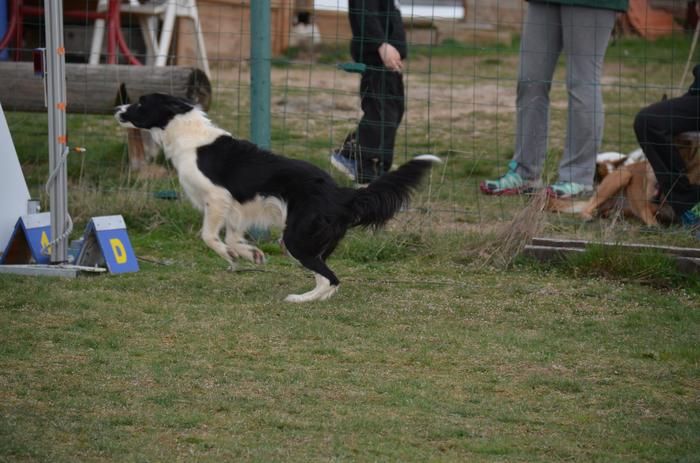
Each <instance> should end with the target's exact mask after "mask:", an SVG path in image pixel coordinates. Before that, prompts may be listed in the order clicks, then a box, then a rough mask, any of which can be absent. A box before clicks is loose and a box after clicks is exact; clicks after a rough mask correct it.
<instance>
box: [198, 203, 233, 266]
mask: <svg viewBox="0 0 700 463" xmlns="http://www.w3.org/2000/svg"><path fill="white" fill-rule="evenodd" d="M228 210H229V204H227V203H226V202H224V201H220V200H212V199H211V198H210V199H208V200H207V201H206V202H205V204H204V224H203V226H202V239H203V240H204V242H205V243H206V244H207V246H209V247H210V248H212V249H213V250H214V252H216V253H217V254H218V255H220V256H221V257H222V258H224V260H226V262H228V263H229V269H230V270H235V268H236V260H237V259H238V257H239V256H238V254H236V253H235V252H234V251H233V249H231V248H229V247H228V246H226V245H225V244H224V243H223V242H222V241H221V238H220V233H221V229H222V228H223V226H224V223H225V222H226V215H227V214H228Z"/></svg>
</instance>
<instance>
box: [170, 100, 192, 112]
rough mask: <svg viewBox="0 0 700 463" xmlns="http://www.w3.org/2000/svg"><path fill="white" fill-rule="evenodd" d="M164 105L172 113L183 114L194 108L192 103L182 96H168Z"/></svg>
mask: <svg viewBox="0 0 700 463" xmlns="http://www.w3.org/2000/svg"><path fill="white" fill-rule="evenodd" d="M165 107H166V108H167V109H168V110H169V111H172V113H173V114H184V113H186V112H189V111H191V110H192V108H194V104H192V103H190V102H189V101H187V100H185V99H183V98H169V99H168V101H167V102H166V104H165Z"/></svg>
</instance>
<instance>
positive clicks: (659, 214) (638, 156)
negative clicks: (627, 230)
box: [547, 146, 700, 226]
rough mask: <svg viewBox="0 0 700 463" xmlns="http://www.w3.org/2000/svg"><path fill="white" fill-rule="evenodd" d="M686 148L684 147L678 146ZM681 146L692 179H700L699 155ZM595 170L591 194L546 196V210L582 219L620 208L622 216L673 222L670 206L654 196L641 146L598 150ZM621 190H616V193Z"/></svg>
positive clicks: (647, 222) (651, 174)
mask: <svg viewBox="0 0 700 463" xmlns="http://www.w3.org/2000/svg"><path fill="white" fill-rule="evenodd" d="M681 148H685V147H681ZM687 148H688V149H687V150H684V149H681V155H682V156H683V158H684V160H686V164H687V172H688V177H689V180H690V182H691V183H698V182H700V156H698V155H696V149H695V148H694V147H692V146H689V147H687ZM596 165H597V174H598V177H599V178H601V180H600V183H599V184H598V186H597V187H596V190H595V192H594V193H593V196H592V197H591V198H590V199H589V200H587V201H575V200H571V199H568V200H567V199H556V198H549V199H548V203H547V210H549V211H552V212H565V213H571V214H578V215H579V216H580V217H581V218H582V219H584V220H591V219H593V217H594V216H595V215H598V216H603V217H604V216H606V215H607V214H609V213H611V212H614V211H621V212H622V213H623V214H624V215H625V216H628V217H637V218H638V219H640V220H641V221H642V222H644V224H645V225H648V226H656V225H658V224H659V222H662V223H671V222H673V221H674V220H675V219H674V216H673V210H672V209H671V208H670V207H669V206H668V205H664V204H663V198H657V196H658V189H657V184H656V176H655V175H654V170H653V169H652V168H651V165H650V164H649V162H648V161H647V160H646V158H645V157H644V153H643V152H642V150H641V149H637V150H635V151H633V152H632V153H630V154H628V155H624V154H621V153H601V154H599V155H598V157H597V159H596ZM620 192H621V193H622V194H619V193H620Z"/></svg>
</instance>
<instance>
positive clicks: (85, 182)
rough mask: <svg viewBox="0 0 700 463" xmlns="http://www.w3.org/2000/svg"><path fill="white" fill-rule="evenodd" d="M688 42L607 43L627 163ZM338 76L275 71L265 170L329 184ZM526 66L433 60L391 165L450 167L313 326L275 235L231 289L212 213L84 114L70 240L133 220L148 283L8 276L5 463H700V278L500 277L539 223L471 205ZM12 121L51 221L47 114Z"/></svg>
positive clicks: (422, 54)
mask: <svg viewBox="0 0 700 463" xmlns="http://www.w3.org/2000/svg"><path fill="white" fill-rule="evenodd" d="M687 45H688V44H687V38H683V37H678V38H676V39H674V40H663V41H658V42H655V43H653V44H650V43H647V42H643V41H639V40H633V39H625V40H621V41H617V42H616V43H615V44H614V45H612V46H611V48H610V49H609V54H608V59H607V62H606V75H607V76H609V79H608V80H606V81H605V82H606V83H605V89H604V90H605V98H606V105H607V117H606V139H605V142H604V148H605V149H608V150H613V149H614V150H619V151H623V152H625V151H628V150H630V149H631V148H633V147H634V134H633V133H632V132H631V121H632V118H633V117H634V114H635V113H636V111H637V110H638V109H639V107H641V105H643V104H645V103H648V102H651V101H654V100H655V99H657V98H658V96H659V95H660V94H661V93H662V92H663V91H664V90H668V89H669V88H671V89H672V87H673V86H674V85H677V82H678V79H679V77H680V72H679V69H681V70H682V66H683V64H684V59H685V57H686V56H687V53H688V47H687ZM433 52H434V53H433ZM334 56H335V55H334ZM333 59H342V56H340V57H337V56H335V58H333ZM333 59H325V60H324V59H319V61H318V64H317V65H314V66H309V65H308V64H307V65H304V64H299V63H296V62H281V63H278V65H277V66H276V67H275V70H274V75H273V77H274V87H273V108H274V114H273V116H274V117H273V148H274V149H275V150H276V151H279V152H284V153H285V154H287V155H290V156H294V157H299V158H303V159H307V160H310V161H311V162H314V163H316V164H317V165H319V166H321V167H323V168H329V163H328V158H327V154H328V151H329V149H330V148H332V147H333V146H334V145H335V144H337V143H338V140H339V139H342V137H343V136H344V135H345V133H346V130H347V129H348V128H350V127H351V126H352V123H353V121H354V118H356V110H357V108H356V106H355V104H356V88H355V87H354V85H355V83H354V80H352V79H353V77H352V76H350V77H348V76H342V75H340V76H338V75H336V74H335V71H334V65H333V63H332V61H333ZM324 63H325V64H324ZM329 63H330V64H329ZM515 63H517V46H512V47H497V48H492V49H488V48H480V49H474V48H473V47H465V46H460V45H459V44H455V43H447V44H445V45H444V46H443V47H441V48H439V49H436V50H433V51H432V52H430V51H426V50H416V54H415V58H414V60H413V61H412V62H411V63H410V66H411V67H410V68H409V72H408V73H407V79H408V81H409V83H408V85H407V88H408V91H409V108H408V111H407V116H406V119H405V123H404V125H403V126H402V127H403V129H402V130H403V131H402V133H401V143H400V148H399V150H398V153H397V158H398V159H397V160H398V161H401V160H402V159H405V158H406V157H408V156H410V155H411V154H413V153H416V152H424V151H428V150H429V151H431V152H435V153H438V154H440V155H441V156H442V157H443V158H444V159H445V160H446V162H445V164H444V165H443V166H440V167H439V168H437V169H434V171H433V173H432V175H431V179H430V181H429V182H428V183H427V184H426V186H425V187H424V188H423V189H422V190H421V192H420V193H419V194H418V196H417V197H416V200H415V202H414V204H413V207H412V209H411V210H410V211H408V212H404V213H401V214H400V215H399V217H397V219H396V220H395V221H393V222H392V223H391V224H390V226H389V227H388V229H387V230H384V231H379V232H370V231H362V230H354V231H352V232H351V233H350V234H349V235H348V237H347V238H346V239H345V241H343V243H342V244H341V246H340V247H339V249H338V250H337V251H336V253H335V254H334V256H333V257H332V258H331V260H330V265H331V267H332V268H333V269H334V270H335V271H336V273H337V274H338V276H339V278H340V279H341V288H340V290H339V292H338V293H337V294H336V296H334V297H333V298H332V299H331V300H329V301H325V302H316V303H311V304H305V305H293V304H288V303H284V302H283V299H284V297H285V296H286V295H287V294H289V293H299V292H303V291H306V290H308V289H310V288H311V287H312V286H313V284H314V283H313V277H312V276H311V274H309V273H308V272H307V271H305V270H304V269H302V268H301V267H299V266H298V265H297V264H296V263H295V262H294V261H292V260H291V259H289V258H287V257H285V256H284V255H282V253H281V251H280V250H279V247H278V246H277V244H276V242H275V240H274V238H276V237H277V235H278V231H277V230H273V239H272V240H271V241H269V242H265V243H263V244H262V245H261V246H262V248H263V250H264V251H265V252H266V253H267V255H268V258H269V261H268V263H267V264H266V265H264V266H254V265H252V264H242V265H241V266H240V268H239V270H238V271H237V272H228V271H226V264H225V262H223V260H221V259H220V258H218V257H217V256H215V255H214V253H213V252H212V251H210V250H209V249H208V248H207V247H206V246H205V245H204V244H203V243H202V242H201V240H200V239H199V237H198V232H199V229H200V224H201V222H200V220H201V219H200V217H199V214H198V213H197V212H196V211H195V210H194V209H193V208H192V207H191V206H190V205H189V204H188V203H187V202H186V201H185V200H184V199H182V198H180V199H177V200H174V201H165V200H159V199H156V198H155V197H154V195H153V193H154V192H159V191H170V190H174V191H176V192H179V186H178V185H177V180H176V178H175V177H174V176H173V175H171V176H169V177H167V178H163V179H159V180H142V179H139V178H138V177H137V176H136V175H135V174H134V173H132V172H129V169H128V157H127V154H126V150H125V137H124V133H123V132H122V131H121V130H120V129H119V128H118V127H116V124H115V123H114V121H113V119H112V118H111V117H110V116H94V115H82V114H77V115H76V114H71V115H70V116H69V133H70V137H71V143H72V144H74V145H77V146H84V147H86V148H87V151H86V153H85V154H76V155H71V160H70V163H69V175H70V188H69V190H70V199H69V207H70V212H71V214H72V216H73V217H74V220H75V222H76V232H75V233H74V235H76V236H75V237H77V236H79V235H80V233H81V232H82V230H83V229H84V227H85V224H86V223H87V221H88V220H89V218H90V217H92V216H97V215H107V214H114V213H120V214H122V215H123V216H124V217H125V220H126V222H127V225H128V230H129V236H130V238H131V241H132V244H133V246H134V249H135V251H136V254H137V256H138V257H139V258H140V262H139V264H140V267H141V268H140V271H139V272H138V273H134V274H126V275H104V276H97V277H80V278H78V279H75V280H60V279H49V278H27V277H19V276H12V275H1V276H0V461H13V462H14V461H50V462H75V461H81V462H82V461H211V462H220V461H299V462H306V461H344V460H345V461H347V460H350V461H421V462H422V461H459V462H465V461H466V462H480V461H489V462H491V461H493V462H502V461H508V462H540V461H542V462H559V461H575V462H668V461H676V462H694V461H700V439H698V436H699V435H700V279H698V278H697V275H685V274H681V273H678V272H677V271H675V270H674V267H673V265H672V263H671V262H669V261H668V259H666V258H665V257H663V256H660V255H658V254H654V253H652V252H648V253H642V254H640V255H630V254H629V253H626V252H624V251H622V250H613V251H611V250H603V249H602V248H593V249H591V250H590V251H589V252H588V253H586V254H584V255H582V256H579V257H578V258H576V259H573V260H570V261H567V262H564V263H562V264H559V265H550V266H543V265H539V264H536V263H534V262H531V261H528V260H526V259H523V258H519V259H516V260H515V264H514V265H513V266H511V267H508V268H503V267H501V266H496V265H484V264H483V262H484V259H485V258H484V255H485V254H484V253H485V250H487V249H493V248H494V246H497V245H498V244H499V243H498V241H497V240H498V236H499V235H498V233H499V231H500V230H502V229H503V228H504V227H506V228H507V227H508V226H509V222H508V221H509V219H510V218H511V217H512V216H513V215H514V214H515V213H516V212H517V211H519V210H520V209H522V208H523V207H524V206H525V205H526V204H527V203H526V200H523V199H522V198H488V197H484V196H482V195H480V194H478V190H477V185H478V182H479V181H480V180H481V179H482V178H484V177H486V176H492V175H495V174H498V173H499V172H500V171H501V170H502V169H503V167H504V165H505V163H506V162H507V160H508V159H509V158H510V156H511V154H512V146H511V145H512V132H513V127H512V124H513V119H514V118H513V112H512V111H513V108H512V104H513V102H512V101H511V100H510V99H509V98H510V96H512V95H513V93H512V91H513V88H512V87H513V84H514V82H513V78H514V72H515V66H514V65H515ZM221 73H222V76H220V79H219V80H217V81H215V92H216V93H215V95H216V98H215V103H214V106H213V107H212V109H211V111H210V113H211V116H212V118H213V119H214V120H215V121H216V122H217V123H219V124H221V125H222V126H224V127H226V128H227V129H229V130H231V131H232V132H234V133H236V134H240V135H241V136H245V134H246V133H247V109H246V108H247V105H248V103H247V93H246V92H247V86H246V85H245V84H242V83H241V82H236V81H235V80H226V79H225V78H224V76H223V74H224V72H223V71H221ZM229 74H232V75H235V72H229ZM562 78H563V73H562V70H561V69H560V70H558V72H557V79H558V81H557V83H556V84H555V85H554V87H553V93H552V95H553V114H552V126H553V128H552V131H553V140H552V142H551V146H550V154H551V156H550V158H551V159H550V160H548V163H547V169H548V170H547V172H548V175H552V173H554V172H555V171H556V158H557V156H558V155H559V153H560V151H561V146H562V143H563V142H562V139H563V133H562V130H563V127H564V120H565V114H566V106H565V98H566V94H565V90H564V88H563V85H562V84H561V79H562ZM335 79H338V80H342V79H345V80H343V82H342V85H341V83H335ZM348 82H349V83H350V84H352V85H353V86H352V87H350V88H348V87H347V86H346V83H348ZM426 89H428V90H430V91H429V92H426ZM421 92H423V93H421ZM452 92H454V93H452ZM489 92H490V93H489ZM501 92H506V93H504V94H502V93H501ZM508 92H510V93H508ZM476 93H479V95H478V96H479V97H484V98H485V99H483V100H480V99H478V98H476V97H474V95H475V94H476ZM470 95H471V96H470ZM562 103H563V105H562ZM5 110H6V111H7V108H5ZM6 116H7V119H8V122H9V124H10V129H11V131H12V135H13V138H14V142H15V145H16V147H17V151H18V152H19V155H20V158H21V161H22V166H23V169H24V172H25V176H26V177H27V179H28V182H29V184H30V187H31V189H32V192H33V194H35V195H37V196H39V197H41V199H42V201H44V203H45V202H46V198H45V196H44V195H43V193H42V191H43V186H42V182H43V181H44V179H45V177H46V174H47V165H46V137H45V133H46V127H45V126H46V117H45V115H40V114H27V113H17V112H12V111H8V112H7V113H6ZM159 162H162V160H161V161H159ZM542 220H544V221H545V223H544V224H543V233H544V234H545V235H547V236H563V237H570V238H604V239H606V240H611V241H616V240H619V241H638V242H646V243H656V244H673V245H684V246H695V247H696V246H697V240H695V239H694V238H692V236H691V235H690V234H689V233H687V232H686V231H684V230H682V229H680V228H678V227H670V228H663V229H658V230H650V229H645V228H642V227H640V224H639V223H637V222H635V221H634V220H631V219H630V220H623V219H621V218H612V219H601V220H597V221H595V222H592V223H587V224H583V223H581V222H579V221H577V220H575V219H574V218H567V217H563V216H562V217H558V216H551V215H550V216H545V217H544V218H543V219H542Z"/></svg>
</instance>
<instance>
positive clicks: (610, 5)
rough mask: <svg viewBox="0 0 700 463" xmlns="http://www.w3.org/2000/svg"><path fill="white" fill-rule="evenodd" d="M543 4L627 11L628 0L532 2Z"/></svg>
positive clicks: (543, 0) (551, 0)
mask: <svg viewBox="0 0 700 463" xmlns="http://www.w3.org/2000/svg"><path fill="white" fill-rule="evenodd" d="M531 1H538V2H541V3H558V4H559V5H567V6H586V7H588V8H604V9H606V10H615V11H627V4H628V1H627V0H531Z"/></svg>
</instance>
